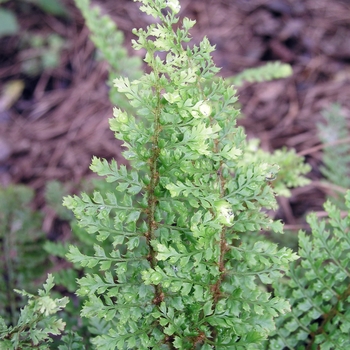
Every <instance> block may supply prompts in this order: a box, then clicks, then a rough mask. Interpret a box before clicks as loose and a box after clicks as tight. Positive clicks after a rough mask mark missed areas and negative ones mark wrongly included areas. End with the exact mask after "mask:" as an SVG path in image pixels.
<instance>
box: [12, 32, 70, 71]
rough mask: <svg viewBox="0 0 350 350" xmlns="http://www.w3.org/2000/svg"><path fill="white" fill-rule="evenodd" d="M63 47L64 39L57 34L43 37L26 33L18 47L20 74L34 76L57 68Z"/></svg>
mask: <svg viewBox="0 0 350 350" xmlns="http://www.w3.org/2000/svg"><path fill="white" fill-rule="evenodd" d="M64 46H65V43H64V39H63V38H62V37H60V36H59V35H57V34H54V33H53V34H50V35H48V36H47V37H45V36H42V35H40V34H33V33H26V34H25V35H23V37H22V38H21V42H20V47H19V49H20V59H21V70H22V72H23V73H26V74H28V75H31V76H35V75H38V74H39V73H40V72H42V71H43V70H47V69H53V68H55V67H57V66H58V64H59V60H60V55H61V52H62V49H63V48H64Z"/></svg>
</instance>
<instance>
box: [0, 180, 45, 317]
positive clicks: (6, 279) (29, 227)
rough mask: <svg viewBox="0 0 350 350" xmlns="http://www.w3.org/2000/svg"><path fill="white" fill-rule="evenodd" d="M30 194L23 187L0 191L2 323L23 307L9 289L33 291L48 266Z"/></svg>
mask: <svg viewBox="0 0 350 350" xmlns="http://www.w3.org/2000/svg"><path fill="white" fill-rule="evenodd" d="M33 195H34V193H33V191H32V190H31V189H30V188H28V187H25V186H10V187H7V188H0V249H1V260H0V273H1V276H2V277H3V282H2V283H1V284H0V316H1V317H2V318H3V320H4V322H5V323H6V324H10V323H12V324H13V323H14V322H15V320H16V318H17V315H18V310H19V308H20V307H21V306H22V305H23V301H22V298H20V297H18V296H17V295H16V294H15V293H14V291H13V290H14V289H27V290H29V291H35V290H36V289H37V284H36V283H35V281H36V280H37V279H38V278H40V277H42V276H43V273H44V272H45V269H46V268H47V267H48V266H49V265H48V263H47V254H46V253H45V251H44V250H43V249H42V246H43V244H44V241H45V235H44V233H43V232H42V231H41V222H42V217H41V216H40V214H38V213H37V212H34V211H33V210H31V209H30V206H29V203H30V202H31V200H32V198H33Z"/></svg>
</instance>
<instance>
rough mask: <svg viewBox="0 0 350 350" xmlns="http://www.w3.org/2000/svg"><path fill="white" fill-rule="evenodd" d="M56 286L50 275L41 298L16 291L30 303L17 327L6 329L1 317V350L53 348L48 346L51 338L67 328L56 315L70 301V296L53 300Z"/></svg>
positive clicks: (41, 290)
mask: <svg viewBox="0 0 350 350" xmlns="http://www.w3.org/2000/svg"><path fill="white" fill-rule="evenodd" d="M53 286H54V283H53V277H52V275H48V277H47V280H46V283H45V284H44V286H43V289H40V290H39V291H38V295H32V294H30V293H27V292H25V291H17V293H19V294H21V295H22V296H24V297H27V298H28V299H29V300H28V303H27V304H26V306H25V307H24V308H23V309H21V313H20V316H19V319H18V322H16V323H15V324H14V325H12V326H7V325H6V323H5V321H4V319H3V318H1V317H0V349H1V350H9V349H11V350H32V349H43V350H44V349H47V350H48V349H50V347H49V345H48V344H49V343H51V342H52V336H53V335H60V334H61V333H62V331H63V330H64V328H65V323H64V322H63V321H62V320H61V319H59V318H58V317H57V316H56V314H57V313H58V312H59V311H60V310H62V309H63V308H64V307H65V306H66V305H67V303H68V301H69V300H68V298H67V297H63V298H61V299H53V298H52V297H51V296H50V291H51V289H52V288H53Z"/></svg>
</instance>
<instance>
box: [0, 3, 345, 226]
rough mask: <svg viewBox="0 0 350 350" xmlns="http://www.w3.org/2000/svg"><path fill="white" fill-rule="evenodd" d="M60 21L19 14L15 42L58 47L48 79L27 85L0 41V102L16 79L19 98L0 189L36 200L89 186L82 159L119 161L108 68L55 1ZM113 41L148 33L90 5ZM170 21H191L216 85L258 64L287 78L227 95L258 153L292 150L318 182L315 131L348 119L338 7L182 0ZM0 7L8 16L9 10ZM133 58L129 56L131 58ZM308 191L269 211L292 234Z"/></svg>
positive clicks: (316, 200)
mask: <svg viewBox="0 0 350 350" xmlns="http://www.w3.org/2000/svg"><path fill="white" fill-rule="evenodd" d="M62 2H63V3H64V4H65V5H66V6H67V7H68V8H69V11H70V14H71V18H70V19H58V18H54V17H53V16H50V15H48V14H45V13H43V12H41V11H40V10H38V9H35V8H32V9H31V11H32V12H31V16H25V15H23V13H22V14H21V13H19V20H20V24H21V33H22V34H23V33H24V32H35V33H41V34H49V33H52V32H55V33H57V34H59V35H60V36H62V37H63V38H65V40H66V45H65V48H64V49H63V50H62V52H61V57H60V64H59V66H58V67H56V68H54V69H50V70H45V71H42V72H41V73H40V74H39V75H36V76H33V77H31V76H28V75H26V74H24V73H23V72H21V56H20V50H19V49H18V44H19V41H20V36H14V37H6V38H3V39H0V77H1V80H0V91H1V90H2V88H3V87H4V84H5V83H6V82H9V81H11V80H15V79H19V80H21V81H23V82H24V84H25V88H24V91H23V93H22V95H21V96H20V98H19V99H18V100H17V101H16V102H15V103H14V105H13V106H12V107H11V108H9V109H7V110H2V111H0V184H1V185H2V186H5V185H7V184H9V183H25V184H29V185H30V186H32V187H33V188H34V189H35V190H36V191H37V193H38V196H37V207H42V206H43V205H44V203H43V199H42V198H43V197H42V192H43V188H44V187H45V184H46V182H47V181H49V180H52V179H57V180H60V181H63V182H71V183H73V184H74V185H75V186H77V185H78V184H79V183H80V182H81V180H82V178H84V177H86V176H87V175H89V174H90V171H89V169H88V167H89V164H90V160H91V157H92V156H93V155H95V156H99V157H104V158H108V159H110V158H116V159H117V160H118V161H122V156H121V155H120V143H119V142H118V141H116V140H115V139H114V136H113V133H112V132H111V131H110V130H109V127H108V118H110V117H111V115H112V106H111V104H110V102H109V100H108V88H107V85H106V83H105V82H106V79H107V75H108V66H107V64H106V63H104V62H101V61H98V60H96V52H95V48H94V46H93V44H92V43H91V42H90V40H89V37H88V36H89V32H88V30H87V28H86V27H84V21H83V19H82V17H81V15H80V13H79V11H78V10H77V9H76V8H75V6H74V3H73V1H72V0H66V1H62ZM98 3H99V4H100V5H101V6H102V8H103V12H105V13H109V14H110V15H111V16H112V17H113V18H114V19H115V20H116V22H117V24H118V27H119V28H120V29H121V30H123V31H124V33H125V36H126V46H127V47H128V49H129V52H130V53H132V49H131V48H130V45H129V42H130V39H131V38H132V37H133V36H132V34H131V29H132V28H134V27H139V26H146V25H147V24H149V18H148V17H147V16H145V15H143V14H141V13H140V12H139V10H138V8H137V4H136V3H134V2H133V1H128V0H120V1H118V2H116V1H113V0H104V1H99V2H98ZM181 4H182V10H181V15H182V16H188V17H190V18H191V19H195V20H196V21H197V24H196V26H195V27H194V29H193V30H192V35H193V38H194V42H195V43H198V42H199V41H200V40H201V38H202V37H203V36H204V35H206V36H207V37H208V38H209V40H210V41H211V42H212V44H215V45H216V51H215V53H214V60H215V62H216V65H217V66H219V67H222V70H221V74H222V75H223V76H231V75H233V74H236V73H238V72H240V71H242V70H243V69H245V68H248V67H256V66H259V65H261V64H262V63H264V62H267V61H274V60H280V61H282V62H287V63H290V64H291V65H292V67H293V70H294V75H293V76H292V77H291V78H288V79H283V80H278V81H272V82H268V83H259V84H246V85H245V86H244V87H242V88H240V89H239V95H240V103H241V105H242V112H243V114H244V115H245V118H244V119H243V120H242V121H241V122H240V123H241V124H242V125H244V126H245V128H246V130H247V133H248V135H249V137H258V138H260V139H261V144H262V147H263V148H264V149H267V150H273V149H277V148H281V147H283V146H287V147H291V148H295V149H296V150H297V151H298V152H301V153H302V154H303V155H305V156H306V161H307V162H308V163H309V164H310V165H311V166H312V169H313V170H312V172H311V174H310V177H311V179H313V180H314V181H317V180H319V179H320V178H321V174H320V172H319V170H318V169H319V166H320V163H321V150H317V151H313V147H314V146H315V145H318V144H319V143H320V142H319V139H318V137H317V131H316V124H317V123H318V122H319V121H321V120H322V117H321V113H320V112H321V111H322V110H323V109H324V108H326V107H328V106H329V105H330V104H332V103H334V102H338V103H340V104H341V105H342V109H343V113H344V114H345V115H346V117H347V118H350V99H349V92H350V89H349V80H350V16H349V14H350V3H349V2H348V1H340V0H334V1H331V2H330V1H329V0H289V1H288V0H270V1H268V0H250V1H246V0H237V1H228V0H226V1H225V0H221V1H214V0H207V1H203V0H182V1H181ZM4 6H7V7H12V8H13V7H14V4H13V3H11V2H10V3H7V4H5V5H4ZM136 54H139V53H136ZM316 184H317V182H314V183H312V184H311V185H308V186H306V187H305V188H302V189H297V190H295V191H294V192H293V197H292V198H290V199H289V200H283V199H282V200H281V202H280V203H281V211H280V213H279V216H280V217H282V218H283V219H284V221H285V222H286V223H287V224H288V225H289V227H292V226H293V227H298V224H299V223H301V222H302V221H301V218H302V217H303V216H304V215H305V213H306V212H307V211H310V210H321V206H322V203H323V200H324V196H325V193H326V192H325V190H324V189H323V188H319V186H317V185H316Z"/></svg>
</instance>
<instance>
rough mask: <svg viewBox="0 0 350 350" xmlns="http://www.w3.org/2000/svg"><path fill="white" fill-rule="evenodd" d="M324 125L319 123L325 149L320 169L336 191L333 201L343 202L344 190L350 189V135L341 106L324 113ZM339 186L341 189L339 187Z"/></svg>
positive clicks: (333, 107)
mask: <svg viewBox="0 0 350 350" xmlns="http://www.w3.org/2000/svg"><path fill="white" fill-rule="evenodd" d="M322 115H323V117H324V123H319V124H318V125H317V126H318V131H319V138H320V140H321V141H322V143H323V145H324V148H323V156H322V161H323V166H322V167H321V168H320V170H321V172H322V174H323V175H324V177H325V178H326V180H327V181H328V182H329V183H331V184H332V185H336V186H331V188H332V189H333V191H334V195H333V196H332V197H334V199H333V200H335V201H336V203H337V204H338V205H340V202H343V199H342V198H343V195H344V190H345V189H347V188H350V133H349V127H348V124H347V120H346V119H345V116H344V115H343V114H342V113H341V110H340V106H339V105H337V104H333V105H331V106H330V107H329V108H328V109H326V110H325V111H323V113H322ZM337 186H339V188H338V187H337Z"/></svg>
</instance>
